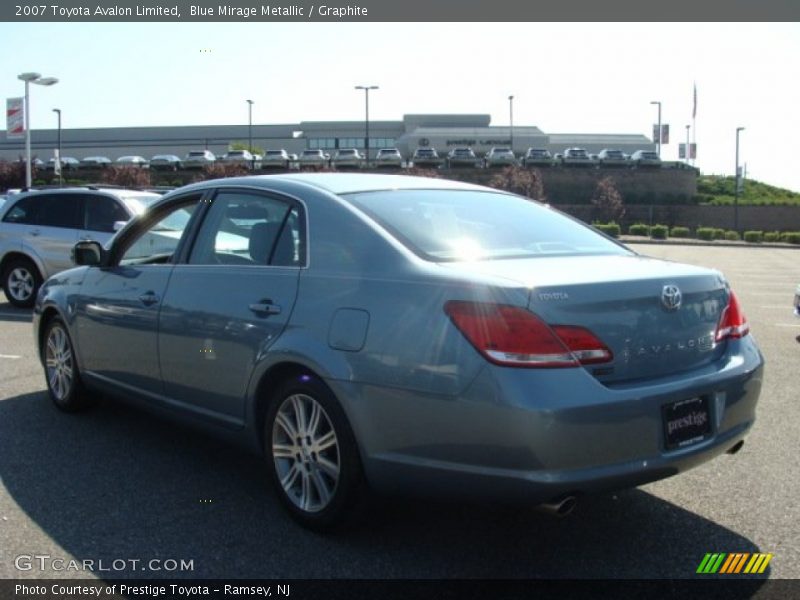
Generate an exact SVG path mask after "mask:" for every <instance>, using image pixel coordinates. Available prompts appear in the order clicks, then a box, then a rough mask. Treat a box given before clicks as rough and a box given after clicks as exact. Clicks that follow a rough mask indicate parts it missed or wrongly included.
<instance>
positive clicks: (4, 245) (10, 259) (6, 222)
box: [0, 187, 160, 307]
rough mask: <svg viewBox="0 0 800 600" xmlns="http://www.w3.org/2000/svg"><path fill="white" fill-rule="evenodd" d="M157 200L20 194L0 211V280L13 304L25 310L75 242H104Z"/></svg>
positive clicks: (65, 191) (105, 192)
mask: <svg viewBox="0 0 800 600" xmlns="http://www.w3.org/2000/svg"><path fill="white" fill-rule="evenodd" d="M159 197H160V196H159V195H158V194H150V193H146V192H139V191H134V190H125V189H104V188H98V189H90V188H81V187H78V188H61V189H48V190H35V191H28V192H21V193H19V194H15V195H14V196H11V197H10V198H9V200H8V201H7V202H6V203H5V204H4V205H3V206H2V208H0V277H1V279H0V281H1V282H2V286H3V289H4V290H5V294H6V298H8V301H9V302H11V304H13V305H14V306H18V307H30V306H33V301H34V300H35V299H36V293H37V291H38V289H39V286H40V285H41V284H42V281H44V280H45V279H47V278H48V277H50V276H51V275H53V274H55V273H58V272H60V271H63V270H64V269H68V268H70V267H71V266H72V262H71V259H70V253H71V251H72V247H73V246H74V245H75V242H77V241H78V240H80V239H90V240H96V241H97V242H99V243H101V244H105V243H106V242H107V241H108V240H109V239H111V236H112V235H113V234H114V232H115V231H116V230H117V229H119V228H120V226H121V225H122V224H123V223H125V222H126V221H128V220H129V219H131V217H133V216H134V215H136V214H140V213H141V212H143V211H144V209H145V207H146V206H148V205H149V204H150V203H151V202H153V201H155V200H156V199H157V198H159Z"/></svg>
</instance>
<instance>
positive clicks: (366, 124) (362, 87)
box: [355, 85, 379, 166]
mask: <svg viewBox="0 0 800 600" xmlns="http://www.w3.org/2000/svg"><path fill="white" fill-rule="evenodd" d="M355 89H357V90H364V99H365V101H366V117H365V118H364V129H365V134H366V136H365V138H364V158H365V160H366V166H369V91H370V90H377V89H379V88H378V86H377V85H357V86H355Z"/></svg>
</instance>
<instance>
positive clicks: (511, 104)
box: [508, 96, 514, 154]
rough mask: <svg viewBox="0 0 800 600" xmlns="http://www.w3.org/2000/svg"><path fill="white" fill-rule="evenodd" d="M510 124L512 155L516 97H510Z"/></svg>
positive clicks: (512, 151)
mask: <svg viewBox="0 0 800 600" xmlns="http://www.w3.org/2000/svg"><path fill="white" fill-rule="evenodd" d="M508 122H509V131H510V132H511V136H510V137H511V153H512V154H513V153H514V96H509V97H508Z"/></svg>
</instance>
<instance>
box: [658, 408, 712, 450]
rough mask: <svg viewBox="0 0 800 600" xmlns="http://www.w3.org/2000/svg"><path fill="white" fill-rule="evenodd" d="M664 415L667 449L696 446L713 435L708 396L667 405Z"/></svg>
mask: <svg viewBox="0 0 800 600" xmlns="http://www.w3.org/2000/svg"><path fill="white" fill-rule="evenodd" d="M662 414H663V419H664V435H665V439H666V446H667V449H673V448H682V447H683V446H688V445H689V444H694V443H696V442H699V441H701V440H703V439H705V438H706V437H707V436H708V435H709V434H710V433H711V415H710V414H709V412H708V398H707V397H706V396H700V397H698V398H689V399H687V400H679V401H678V402H673V403H671V404H667V405H665V406H664V407H663V408H662Z"/></svg>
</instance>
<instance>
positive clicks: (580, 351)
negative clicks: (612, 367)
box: [444, 301, 613, 368]
mask: <svg viewBox="0 0 800 600" xmlns="http://www.w3.org/2000/svg"><path fill="white" fill-rule="evenodd" d="M444 310H445V313H447V315H448V316H449V317H450V319H451V320H452V321H453V324H454V325H455V326H456V327H457V328H458V330H459V331H460V332H461V333H462V334H464V337H466V338H467V340H468V341H469V342H470V343H471V344H472V345H473V346H474V347H475V349H476V350H478V352H480V353H481V354H482V355H483V356H484V357H485V358H486V359H488V360H489V361H491V362H493V363H496V364H500V365H506V366H516V367H550V368H552V367H577V366H578V365H579V364H581V363H583V364H588V363H599V362H608V361H610V360H611V358H612V356H613V355H612V354H611V351H610V350H609V349H608V348H607V347H606V346H605V345H604V344H603V343H602V342H601V341H600V340H598V339H597V338H596V337H595V336H594V335H593V334H592V333H591V332H590V331H589V330H588V329H584V328H583V327H572V326H569V325H556V326H554V327H550V326H548V325H547V324H546V323H545V322H544V321H542V320H541V319H539V318H538V317H537V316H536V315H534V314H533V313H532V312H530V311H528V310H525V309H524V308H518V307H516V306H508V305H505V304H492V303H485V302H462V301H451V302H448V303H447V304H445V306H444Z"/></svg>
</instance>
